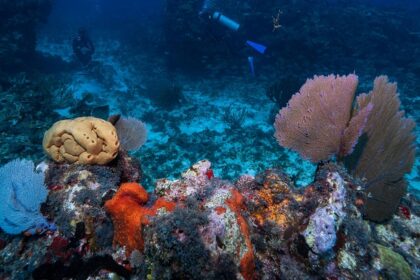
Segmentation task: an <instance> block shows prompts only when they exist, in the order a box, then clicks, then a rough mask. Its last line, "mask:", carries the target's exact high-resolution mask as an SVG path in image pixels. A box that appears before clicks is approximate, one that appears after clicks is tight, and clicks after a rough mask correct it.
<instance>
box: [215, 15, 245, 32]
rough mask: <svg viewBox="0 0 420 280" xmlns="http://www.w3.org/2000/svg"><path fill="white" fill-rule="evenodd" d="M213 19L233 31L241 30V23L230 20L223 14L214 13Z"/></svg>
mask: <svg viewBox="0 0 420 280" xmlns="http://www.w3.org/2000/svg"><path fill="white" fill-rule="evenodd" d="M211 18H212V19H213V20H215V21H217V22H219V23H220V24H222V25H224V26H226V27H227V28H229V29H231V30H233V31H236V30H238V29H239V26H240V24H239V23H237V22H236V21H234V20H232V19H230V18H228V17H227V16H224V15H222V13H220V12H214V13H213V15H212V16H211Z"/></svg>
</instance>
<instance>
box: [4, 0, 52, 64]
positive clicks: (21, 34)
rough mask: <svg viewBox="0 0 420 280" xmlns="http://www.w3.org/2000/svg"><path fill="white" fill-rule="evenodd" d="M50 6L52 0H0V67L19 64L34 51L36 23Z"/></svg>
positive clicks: (32, 54)
mask: <svg viewBox="0 0 420 280" xmlns="http://www.w3.org/2000/svg"><path fill="white" fill-rule="evenodd" d="M51 7H52V0H16V1H9V0H0V38H1V40H0V61H1V62H2V63H1V65H0V70H3V71H5V70H7V71H12V70H17V69H19V68H22V67H23V66H24V65H26V64H27V62H28V61H29V60H30V58H32V57H33V56H34V55H35V45H36V26H37V25H38V24H39V23H43V22H46V20H47V17H48V15H49V14H50V12H51Z"/></svg>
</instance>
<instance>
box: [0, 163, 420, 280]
mask: <svg viewBox="0 0 420 280" xmlns="http://www.w3.org/2000/svg"><path fill="white" fill-rule="evenodd" d="M116 162H117V161H116ZM124 162H125V163H129V162H130V160H129V158H128V157H127V158H126V159H125V160H124ZM123 169H124V170H125V171H124V172H129V171H128V170H134V169H135V168H134V167H133V166H132V167H130V168H127V167H124V168H123ZM124 172H123V171H122V169H121V168H118V166H114V167H112V166H92V165H67V164H57V163H50V164H49V168H48V169H47V171H46V174H47V176H46V185H47V186H48V188H49V189H50V192H49V196H48V201H47V203H46V205H45V206H44V207H43V209H42V211H43V213H44V215H47V216H48V217H49V218H50V219H52V220H54V222H55V223H56V224H57V231H55V232H51V231H47V232H46V234H45V235H41V236H33V237H30V238H28V237H26V238H23V239H22V238H21V237H11V236H8V235H6V234H4V233H0V245H1V246H0V262H1V263H2V264H4V266H3V267H2V269H1V270H0V276H1V277H4V278H11V279H20V278H19V277H22V276H23V277H24V278H29V277H30V276H32V277H33V278H34V279H45V278H48V277H51V275H55V277H58V278H65V277H67V278H77V277H79V278H83V279H85V278H87V277H89V276H91V277H97V279H109V277H115V276H116V275H120V276H123V277H133V278H135V279H174V278H178V279H223V278H224V279H313V278H314V277H315V276H314V275H316V277H320V278H325V279H355V278H360V279H365V278H369V277H370V278H372V277H373V279H378V278H385V279H392V278H395V277H397V278H398V279H410V277H411V278H414V279H416V278H418V277H419V269H418V268H419V259H420V258H419V255H418V250H417V247H418V241H417V239H416V236H418V228H419V227H418V224H419V213H418V209H419V207H418V201H416V200H415V199H414V198H412V197H406V198H405V200H404V205H402V206H401V207H403V208H401V209H402V210H401V211H400V212H399V213H397V215H396V216H395V217H394V218H393V219H392V220H391V221H390V222H389V223H387V224H385V225H377V224H374V223H371V222H369V221H366V220H364V219H363V217H362V214H361V213H362V209H363V207H364V205H365V201H366V197H365V196H364V192H363V184H362V183H361V182H357V181H355V180H354V179H353V178H352V177H351V176H349V175H348V174H347V173H346V172H345V170H344V168H342V167H340V166H337V165H335V164H332V163H326V164H323V165H319V167H318V171H317V173H316V177H315V180H314V182H313V183H312V184H310V185H309V186H307V187H306V188H299V189H297V188H295V187H294V186H293V183H292V182H291V181H290V179H289V178H288V177H287V176H285V175H284V173H283V172H282V171H280V170H277V169H271V170H266V171H264V172H262V173H261V174H258V175H257V176H255V177H253V176H250V175H244V176H241V177H240V178H239V179H238V180H237V181H236V182H235V183H232V182H229V181H226V180H222V179H220V178H218V177H215V176H214V173H213V171H212V166H211V163H210V162H209V161H207V160H203V161H200V162H198V163H196V164H194V165H193V166H192V167H191V168H189V169H188V170H186V171H185V172H183V173H182V174H181V176H180V178H178V179H162V180H160V181H159V182H157V187H156V188H155V191H154V192H149V193H146V192H145V191H144V189H142V188H141V187H140V186H139V185H138V184H137V183H132V184H122V185H121V182H122V181H121V178H122V177H123V175H122V174H123V173H124ZM120 185H121V186H120ZM119 186H120V187H119ZM126 186H130V187H129V188H128V187H126ZM133 192H134V193H138V195H133V194H134V193H133ZM162 201H165V203H163V204H162ZM168 206H170V207H169V208H168ZM168 210H169V211H168ZM107 212H108V213H107ZM320 213H323V215H321V214H320ZM407 213H408V214H407ZM109 214H110V215H109ZM111 218H112V219H111ZM322 225H324V227H323V226H322ZM325 225H327V230H326V229H325ZM126 237H127V238H126ZM128 237H129V238H128ZM130 238H131V239H132V240H134V241H135V242H134V243H130V242H128V241H129V239H130ZM31 252H34V253H31ZM23 264H26V265H25V270H24V271H22V270H19V269H20V266H22V265H23ZM18 268H19V269H18ZM16 271H19V274H17V273H16Z"/></svg>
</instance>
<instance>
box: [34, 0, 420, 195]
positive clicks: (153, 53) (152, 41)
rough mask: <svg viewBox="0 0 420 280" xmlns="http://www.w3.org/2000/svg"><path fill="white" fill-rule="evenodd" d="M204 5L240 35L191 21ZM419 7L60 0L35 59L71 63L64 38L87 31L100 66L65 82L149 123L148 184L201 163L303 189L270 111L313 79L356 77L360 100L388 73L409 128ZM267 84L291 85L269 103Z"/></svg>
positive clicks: (307, 167) (412, 178)
mask: <svg viewBox="0 0 420 280" xmlns="http://www.w3.org/2000/svg"><path fill="white" fill-rule="evenodd" d="M229 2H232V3H229ZM207 6H210V7H211V9H215V10H217V9H219V10H220V11H223V13H225V16H226V17H227V18H230V19H232V20H233V21H235V22H237V23H238V24H240V28H239V29H238V30H236V31H235V30H232V29H231V28H229V26H226V25H223V23H221V22H217V20H214V19H213V20H212V19H209V18H208V17H209V14H206V15H205V16H204V15H200V13H203V11H205V9H206V7H207ZM418 9H419V5H418V4H417V3H416V1H404V3H403V2H401V1H355V2H352V3H347V2H346V1H306V2H305V1H265V2H264V3H256V2H255V1H249V3H248V2H247V1H245V2H240V3H239V2H235V1H227V2H225V1H203V2H202V1H187V2H185V3H184V4H183V5H180V4H179V3H178V2H177V1H166V2H164V1H153V2H150V1H128V0H125V1H110V0H108V1H99V0H97V1H72V2H69V1H64V0H62V1H60V0H58V1H55V3H54V5H53V6H52V9H51V13H50V14H49V16H48V20H47V22H46V23H45V24H42V25H39V26H38V27H37V32H38V33H37V35H38V36H37V46H36V49H37V51H38V52H41V53H43V54H47V55H55V56H57V57H60V58H61V59H63V60H64V61H66V62H67V63H71V62H73V61H74V55H73V52H72V50H71V39H72V36H74V34H75V33H76V32H77V29H78V28H79V27H84V28H86V30H88V33H89V36H90V37H91V39H92V41H93V42H94V44H95V47H96V51H95V54H94V55H93V61H94V62H95V63H97V64H98V65H100V66H99V67H97V68H98V69H95V70H94V72H95V73H93V75H84V73H83V70H81V69H73V73H71V71H67V72H66V73H63V74H62V75H63V76H66V78H68V79H69V80H70V85H69V86H70V87H71V89H72V92H73V96H74V97H75V98H76V99H79V100H80V99H83V96H85V95H86V94H88V93H89V94H91V95H92V96H93V98H92V100H91V101H90V102H91V103H92V104H94V105H95V106H100V105H105V104H106V105H107V106H109V110H110V114H114V113H122V114H123V115H130V116H133V117H137V118H139V119H142V120H144V121H145V122H146V123H147V124H148V127H149V140H148V141H147V144H146V145H145V146H144V147H143V148H142V149H141V150H140V151H138V152H137V154H136V155H137V156H138V157H139V158H141V159H142V162H143V168H144V169H145V171H146V172H145V173H146V174H148V175H149V176H150V179H152V178H153V179H156V178H160V177H164V176H170V175H175V174H179V172H180V171H181V170H184V169H185V168H186V167H188V166H189V165H190V164H191V163H193V162H195V161H196V160H199V159H201V158H208V159H210V160H211V161H212V162H214V163H215V166H217V167H216V172H217V173H219V174H220V175H221V176H222V177H225V178H229V179H232V178H235V177H237V176H238V175H239V174H242V173H250V174H255V173H258V172H259V171H261V170H263V169H264V168H267V167H270V166H282V167H283V168H287V170H289V172H290V174H291V175H292V176H297V177H296V178H299V180H301V182H302V183H303V182H305V183H307V182H308V181H310V180H312V174H313V171H314V169H315V167H314V165H313V164H311V163H309V162H307V161H305V160H303V159H300V158H299V157H298V156H297V155H294V154H293V153H292V152H290V151H286V150H284V149H282V148H281V147H279V146H278V144H277V143H276V141H275V139H274V138H273V126H272V124H273V122H274V116H275V113H276V110H278V109H279V108H280V106H281V105H283V106H284V105H285V104H286V102H287V98H288V97H290V95H291V94H293V93H294V92H296V91H297V90H298V89H299V87H300V86H301V85H302V84H303V82H304V81H305V79H306V78H310V77H312V76H313V75H319V74H330V73H337V74H348V73H353V72H354V73H356V74H357V75H359V77H360V85H359V90H358V92H363V91H368V90H369V89H370V88H371V86H372V85H371V83H372V81H373V78H374V77H375V76H378V75H381V74H385V75H388V76H390V78H391V80H392V81H397V82H398V85H399V92H400V98H401V100H402V103H403V106H404V109H405V110H406V111H407V113H408V114H409V115H410V116H411V117H413V118H415V119H416V120H418V115H419V113H418V100H417V92H418V89H419V84H418V78H419V75H418V74H419V68H418V67H419V65H418V61H416V59H412V58H413V57H417V55H418V47H417V46H418V43H419V38H420V35H419V33H418V32H419V30H420V29H419V22H418V19H417V18H416V16H415V14H416V12H417V11H418ZM205 12H206V11H205ZM206 13H207V12H206ZM211 16H212V15H210V17H211ZM355 17H356V18H357V20H355V19H354V18H355ZM276 19H277V22H274V20H276ZM246 40H251V41H253V42H256V43H258V44H261V45H263V46H266V47H267V52H266V53H264V54H261V53H259V52H258V51H256V50H255V49H253V48H252V47H250V46H249V45H246V44H245V41H246ZM250 57H252V61H253V65H252V67H253V69H254V70H253V71H254V72H255V74H254V75H253V74H252V71H251V69H250V67H251V65H250V64H249V59H248V58H250ZM47 67H48V66H47ZM99 68H100V69H99ZM95 75H96V76H95ZM286 80H287V81H289V84H287V83H286V84H285V85H284V86H283V85H282V84H281V83H284V81H286ZM276 82H280V87H282V86H283V87H288V88H285V89H284V94H283V95H284V96H285V97H283V98H284V99H285V100H283V101H279V102H280V103H277V104H276V103H273V102H272V100H270V98H269V95H268V94H267V92H268V89H269V88H270V86H272V85H273V84H275V83H276ZM165 87H166V88H167V89H168V94H169V92H170V89H171V87H175V88H180V90H181V91H182V93H178V94H180V96H178V95H177V96H176V97H173V98H174V100H172V101H171V100H168V101H166V102H159V101H158V100H153V98H157V99H171V96H165V94H163V95H159V93H156V91H164V90H165ZM181 95H182V96H181ZM181 97H182V100H175V99H176V98H181ZM281 102H283V103H281ZM161 103H162V104H161ZM63 107H64V106H63ZM60 110H64V111H60V112H67V111H66V110H65V108H64V109H60ZM63 114H64V115H63V117H72V116H75V115H77V114H73V115H71V114H70V115H66V113H63ZM235 117H240V119H237V120H235ZM232 118H233V120H232ZM235 121H236V122H237V123H233V124H231V123H229V122H235ZM286 158H288V159H289V158H290V159H291V160H284V159H286ZM156 165H158V166H159V168H157V167H156ZM418 170H419V165H418V163H416V165H415V167H414V168H413V172H412V173H411V174H410V175H409V177H408V178H409V182H410V187H411V188H412V189H416V188H418V187H419V182H420V181H419V179H420V178H419V175H418Z"/></svg>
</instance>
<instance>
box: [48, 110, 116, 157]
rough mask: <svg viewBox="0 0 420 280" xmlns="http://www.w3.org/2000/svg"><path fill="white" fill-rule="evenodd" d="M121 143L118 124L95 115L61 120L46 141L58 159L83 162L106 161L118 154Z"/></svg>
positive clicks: (51, 130) (51, 154)
mask: <svg viewBox="0 0 420 280" xmlns="http://www.w3.org/2000/svg"><path fill="white" fill-rule="evenodd" d="M119 146H120V142H119V140H118V136H117V132H116V129H115V127H114V126H113V125H112V124H111V123H109V122H107V121H104V120H102V119H98V118H94V117H80V118H76V119H72V120H62V121H58V122H56V123H55V124H54V125H53V126H52V127H51V128H50V129H49V130H47V131H46V132H45V134H44V140H43V147H44V150H45V152H46V153H47V154H48V155H49V156H50V157H51V158H52V159H53V160H54V161H56V162H69V163H80V164H106V163H108V162H110V161H111V160H113V159H114V158H115V157H116V156H117V154H118V149H119Z"/></svg>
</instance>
